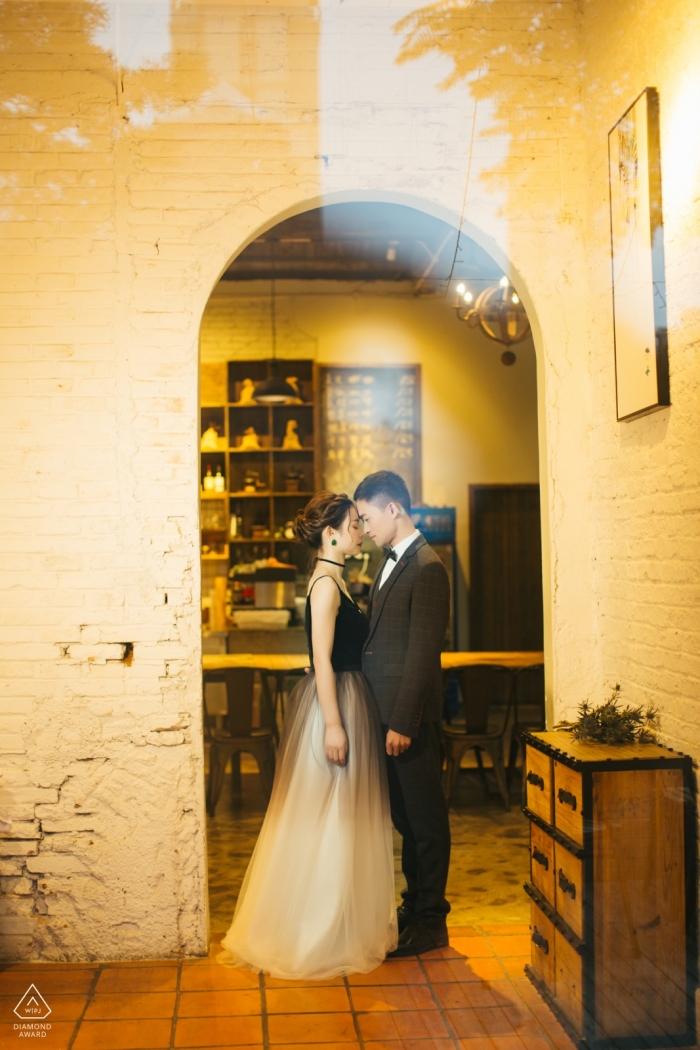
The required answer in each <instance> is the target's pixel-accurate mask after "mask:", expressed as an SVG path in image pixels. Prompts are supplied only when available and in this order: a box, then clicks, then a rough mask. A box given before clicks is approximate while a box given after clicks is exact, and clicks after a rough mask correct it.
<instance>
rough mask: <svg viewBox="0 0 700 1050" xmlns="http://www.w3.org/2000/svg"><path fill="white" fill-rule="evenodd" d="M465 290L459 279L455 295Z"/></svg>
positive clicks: (462, 293)
mask: <svg viewBox="0 0 700 1050" xmlns="http://www.w3.org/2000/svg"><path fill="white" fill-rule="evenodd" d="M466 290H467V286H466V285H465V284H463V283H462V282H461V281H460V282H459V284H458V285H457V295H464V293H465V292H466Z"/></svg>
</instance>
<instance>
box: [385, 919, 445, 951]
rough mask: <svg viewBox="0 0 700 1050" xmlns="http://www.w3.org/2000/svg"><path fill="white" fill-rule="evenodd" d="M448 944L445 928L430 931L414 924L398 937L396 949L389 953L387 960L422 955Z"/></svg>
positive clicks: (426, 927) (425, 927) (428, 928)
mask: <svg viewBox="0 0 700 1050" xmlns="http://www.w3.org/2000/svg"><path fill="white" fill-rule="evenodd" d="M448 944H449V939H448V935H447V927H446V926H443V927H441V928H439V929H431V928H430V927H428V926H422V925H420V924H418V923H414V924H413V925H411V926H407V927H406V928H405V930H404V931H403V933H401V934H400V935H399V943H398V947H396V948H395V949H394V951H393V952H389V954H388V955H387V959H402V958H403V957H404V956H406V955H422V954H423V952H431V951H433V950H434V949H435V948H446V947H447V945H448Z"/></svg>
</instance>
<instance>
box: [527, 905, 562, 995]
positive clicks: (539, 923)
mask: <svg viewBox="0 0 700 1050" xmlns="http://www.w3.org/2000/svg"><path fill="white" fill-rule="evenodd" d="M531 907H532V916H531V923H530V940H531V944H530V962H531V964H532V968H533V970H534V971H535V972H536V973H537V976H538V977H541V978H542V980H543V981H544V983H545V984H546V985H547V987H548V988H549V990H550V991H551V992H552V993H554V987H555V978H556V974H555V967H554V926H553V925H552V923H551V922H550V921H549V919H548V918H547V916H546V915H545V914H544V912H543V911H540V909H539V908H538V907H537V905H536V904H535V902H534V901H533V902H532V904H531Z"/></svg>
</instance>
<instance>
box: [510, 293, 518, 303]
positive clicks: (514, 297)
mask: <svg viewBox="0 0 700 1050" xmlns="http://www.w3.org/2000/svg"><path fill="white" fill-rule="evenodd" d="M511 301H512V302H514V303H519V302H520V299H519V298H518V296H517V295H516V294H515V292H513V294H512V296H511Z"/></svg>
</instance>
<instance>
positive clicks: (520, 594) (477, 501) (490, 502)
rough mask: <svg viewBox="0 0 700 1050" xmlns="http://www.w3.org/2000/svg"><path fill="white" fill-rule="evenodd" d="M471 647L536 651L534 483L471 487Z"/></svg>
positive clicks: (539, 634) (538, 575) (539, 636)
mask: <svg viewBox="0 0 700 1050" xmlns="http://www.w3.org/2000/svg"><path fill="white" fill-rule="evenodd" d="M469 532H470V557H469V562H470V601H469V607H470V616H469V620H470V632H469V647H470V649H482V650H487V651H489V650H492V651H501V650H541V649H542V647H543V631H542V542H541V534H540V487H539V485H470V486H469Z"/></svg>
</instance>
